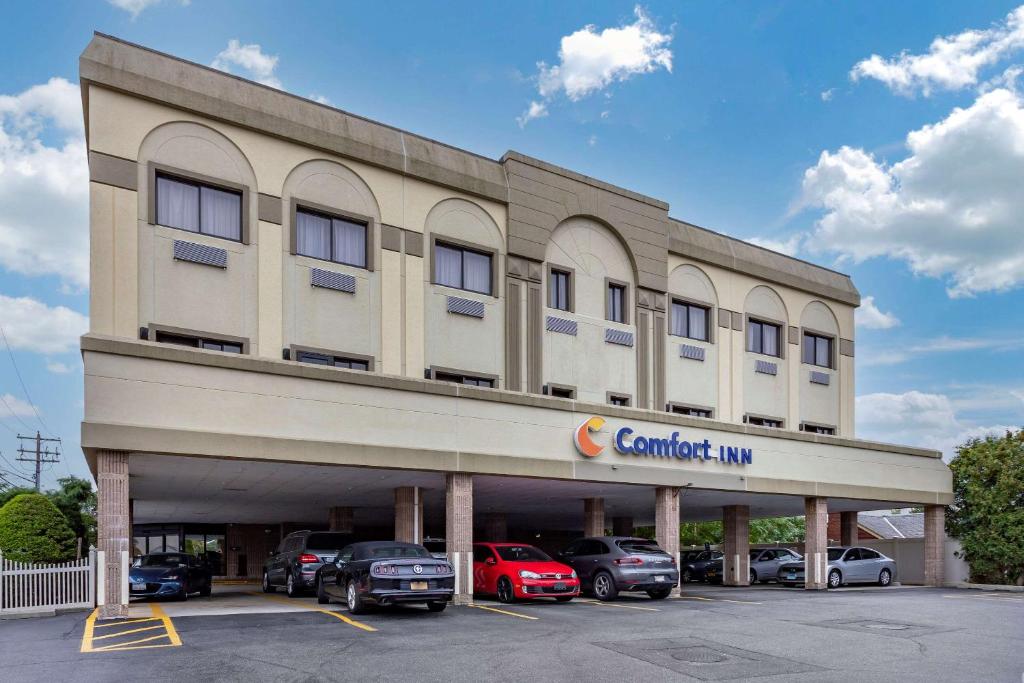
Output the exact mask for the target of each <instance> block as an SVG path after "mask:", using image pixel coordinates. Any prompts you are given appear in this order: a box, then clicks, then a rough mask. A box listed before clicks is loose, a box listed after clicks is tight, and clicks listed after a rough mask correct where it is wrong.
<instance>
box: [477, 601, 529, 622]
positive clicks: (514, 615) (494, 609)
mask: <svg viewBox="0 0 1024 683" xmlns="http://www.w3.org/2000/svg"><path fill="white" fill-rule="evenodd" d="M467 607H475V608H477V609H485V610H487V611H488V612H497V613H498V614H507V615H509V616H510V617H519V618H520V619H530V620H531V621H538V620H539V619H540V617H531V616H530V615H528V614H519V613H518V612H509V611H508V610H504V609H498V608H497V607H486V606H484V605H477V604H474V603H470V604H469V605H467Z"/></svg>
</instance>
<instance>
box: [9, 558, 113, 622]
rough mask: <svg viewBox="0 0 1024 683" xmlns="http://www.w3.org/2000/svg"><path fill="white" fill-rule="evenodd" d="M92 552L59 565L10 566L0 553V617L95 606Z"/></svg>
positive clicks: (19, 564)
mask: <svg viewBox="0 0 1024 683" xmlns="http://www.w3.org/2000/svg"><path fill="white" fill-rule="evenodd" d="M97 554H100V555H102V553H97V552H96V551H95V550H93V551H90V552H89V555H88V556H87V557H83V558H82V559H81V560H75V561H73V562H65V563H63V564H31V563H27V562H13V561H11V560H8V559H7V558H5V557H4V556H3V553H0V616H5V615H14V614H27V613H32V612H47V611H52V610H57V609H88V608H92V607H93V605H95V604H96V567H97V566H98V564H99V563H100V562H102V558H99V562H98V558H97Z"/></svg>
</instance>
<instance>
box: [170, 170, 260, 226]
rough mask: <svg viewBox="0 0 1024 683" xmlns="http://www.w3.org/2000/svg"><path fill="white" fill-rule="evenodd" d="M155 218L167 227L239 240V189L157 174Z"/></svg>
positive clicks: (240, 197) (240, 209) (240, 194)
mask: <svg viewBox="0 0 1024 683" xmlns="http://www.w3.org/2000/svg"><path fill="white" fill-rule="evenodd" d="M156 222H157V223H158V224H160V225H164V226H166V227H168V228H177V229H178V230H187V231H189V232H196V233H199V234H202V235H210V236H211V237H220V238H223V239H227V240H234V241H236V242H240V241H241V240H242V193H241V192H238V191H236V190H225V189H223V188H219V187H214V186H212V185H207V184H205V183H201V182H197V181H194V180H186V179H183V178H176V177H173V176H168V175H163V174H160V175H157V177H156Z"/></svg>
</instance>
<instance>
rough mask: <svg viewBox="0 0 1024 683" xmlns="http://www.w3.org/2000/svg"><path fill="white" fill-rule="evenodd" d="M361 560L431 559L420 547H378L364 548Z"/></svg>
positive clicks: (360, 556)
mask: <svg viewBox="0 0 1024 683" xmlns="http://www.w3.org/2000/svg"><path fill="white" fill-rule="evenodd" d="M357 554H358V556H359V559H365V560H387V559H391V558H402V557H428V558H429V557H430V553H428V552H427V549H426V548H423V547H420V546H418V545H378V546H371V547H369V548H363V549H362V550H360V551H359V552H358V553H357Z"/></svg>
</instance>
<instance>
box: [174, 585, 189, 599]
mask: <svg viewBox="0 0 1024 683" xmlns="http://www.w3.org/2000/svg"><path fill="white" fill-rule="evenodd" d="M175 599H176V600H179V601H181V602H185V601H186V600H188V584H187V583H183V584H181V590H180V591H178V594H177V595H176V596H175Z"/></svg>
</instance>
